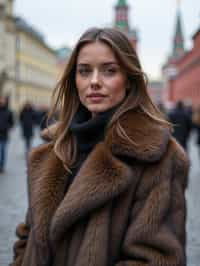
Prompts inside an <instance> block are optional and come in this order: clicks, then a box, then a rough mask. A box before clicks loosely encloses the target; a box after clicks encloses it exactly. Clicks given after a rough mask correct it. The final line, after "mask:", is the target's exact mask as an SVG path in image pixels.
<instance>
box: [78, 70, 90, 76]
mask: <svg viewBox="0 0 200 266" xmlns="http://www.w3.org/2000/svg"><path fill="white" fill-rule="evenodd" d="M90 72H91V71H90V69H87V68H85V69H78V73H79V74H80V75H81V76H87V75H89V74H90Z"/></svg>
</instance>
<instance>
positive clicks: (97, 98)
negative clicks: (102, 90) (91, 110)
mask: <svg viewBox="0 0 200 266" xmlns="http://www.w3.org/2000/svg"><path fill="white" fill-rule="evenodd" d="M105 97H106V96H105V95H102V94H90V95H88V98H89V99H90V101H92V102H95V103H98V102H101V101H102V100H103V99H104V98H105Z"/></svg>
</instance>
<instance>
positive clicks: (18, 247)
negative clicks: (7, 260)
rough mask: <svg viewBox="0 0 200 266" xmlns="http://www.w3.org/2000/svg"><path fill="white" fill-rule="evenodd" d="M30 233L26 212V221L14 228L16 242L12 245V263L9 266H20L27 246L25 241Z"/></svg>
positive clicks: (28, 216)
mask: <svg viewBox="0 0 200 266" xmlns="http://www.w3.org/2000/svg"><path fill="white" fill-rule="evenodd" d="M29 233H30V215H29V211H27V215H26V219H25V222H24V223H20V224H19V225H18V226H17V228H16V236H17V237H18V240H17V241H16V242H15V243H14V246H13V251H14V256H13V262H12V263H11V264H10V266H21V265H22V262H23V258H24V254H25V250H26V246H27V241H28V238H29Z"/></svg>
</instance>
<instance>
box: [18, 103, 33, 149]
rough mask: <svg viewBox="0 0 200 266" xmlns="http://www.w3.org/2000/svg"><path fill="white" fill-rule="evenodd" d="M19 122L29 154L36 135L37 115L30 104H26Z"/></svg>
mask: <svg viewBox="0 0 200 266" xmlns="http://www.w3.org/2000/svg"><path fill="white" fill-rule="evenodd" d="M19 120H20V125H21V130H22V137H23V139H24V142H25V150H26V153H28V152H29V150H30V148H31V145H32V139H33V135H34V127H35V124H36V113H35V111H34V108H33V106H32V104H31V103H30V102H26V103H25V104H24V106H23V108H22V110H21V112H20V114H19Z"/></svg>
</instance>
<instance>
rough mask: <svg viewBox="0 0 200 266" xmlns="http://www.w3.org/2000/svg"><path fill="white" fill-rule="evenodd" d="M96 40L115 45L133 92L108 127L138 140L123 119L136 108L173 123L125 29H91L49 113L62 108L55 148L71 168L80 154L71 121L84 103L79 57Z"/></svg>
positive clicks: (73, 57)
mask: <svg viewBox="0 0 200 266" xmlns="http://www.w3.org/2000/svg"><path fill="white" fill-rule="evenodd" d="M96 41H99V42H103V43H105V44H107V45H108V46H109V47H111V49H112V51H113V52H114V54H115V56H116V58H117V59H118V61H119V64H120V65H121V66H122V68H123V70H124V72H125V74H126V75H127V81H128V84H127V86H128V88H127V89H128V91H129V93H128V94H127V97H126V99H125V101H124V102H123V103H122V105H121V106H120V107H119V108H118V109H117V111H116V112H115V114H114V115H113V117H112V120H111V121H110V123H109V125H108V127H109V126H111V125H114V127H115V129H116V132H117V134H120V135H121V136H122V137H124V138H125V139H126V140H127V141H131V142H132V143H134V142H133V140H130V139H129V138H128V136H127V135H126V133H125V131H124V130H123V128H122V126H121V125H120V123H119V117H120V116H121V115H122V114H123V113H125V112H127V111H128V110H130V109H134V108H137V109H138V110H140V111H142V112H143V113H144V114H146V115H147V116H148V117H149V118H150V119H152V120H154V121H156V122H158V123H160V124H162V125H164V126H166V127H169V128H170V127H171V125H170V124H169V123H168V122H167V121H166V120H165V119H164V117H163V115H162V114H161V112H160V111H159V110H158V108H157V107H156V106H155V105H154V104H153V102H152V101H151V98H150V97H149V94H148V91H147V78H146V76H145V74H144V73H143V71H142V68H141V65H140V62H139V59H138V57H137V54H136V51H135V50H134V48H133V47H132V45H131V43H130V42H129V40H128V39H127V37H126V36H125V35H124V34H123V33H122V32H121V31H118V30H116V29H112V28H102V29H99V28H92V29H89V30H87V31H86V32H85V33H84V34H83V35H82V36H81V38H80V39H79V41H78V43H77V44H76V46H75V48H74V50H73V52H72V54H71V56H70V58H69V61H68V63H67V65H66V67H65V69H64V73H63V75H62V77H61V79H60V81H59V82H58V84H57V86H56V88H55V90H54V92H53V95H52V100H53V102H52V108H51V111H50V114H49V117H51V116H52V115H53V114H54V113H55V112H56V110H59V118H58V123H57V130H56V134H55V138H54V151H55V153H56V155H57V156H58V157H59V158H60V159H61V160H62V161H63V163H64V166H65V167H66V169H67V170H69V171H70V167H71V166H72V165H73V163H74V162H75V161H76V156H77V145H76V141H75V138H74V137H73V136H72V135H71V134H70V132H69V126H70V123H71V121H72V118H73V116H74V114H75V113H76V111H77V109H78V107H79V103H80V100H79V97H78V94H77V90H76V84H75V75H76V64H77V57H78V54H79V51H80V49H81V48H82V47H83V46H84V45H86V44H88V43H92V42H96Z"/></svg>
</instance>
